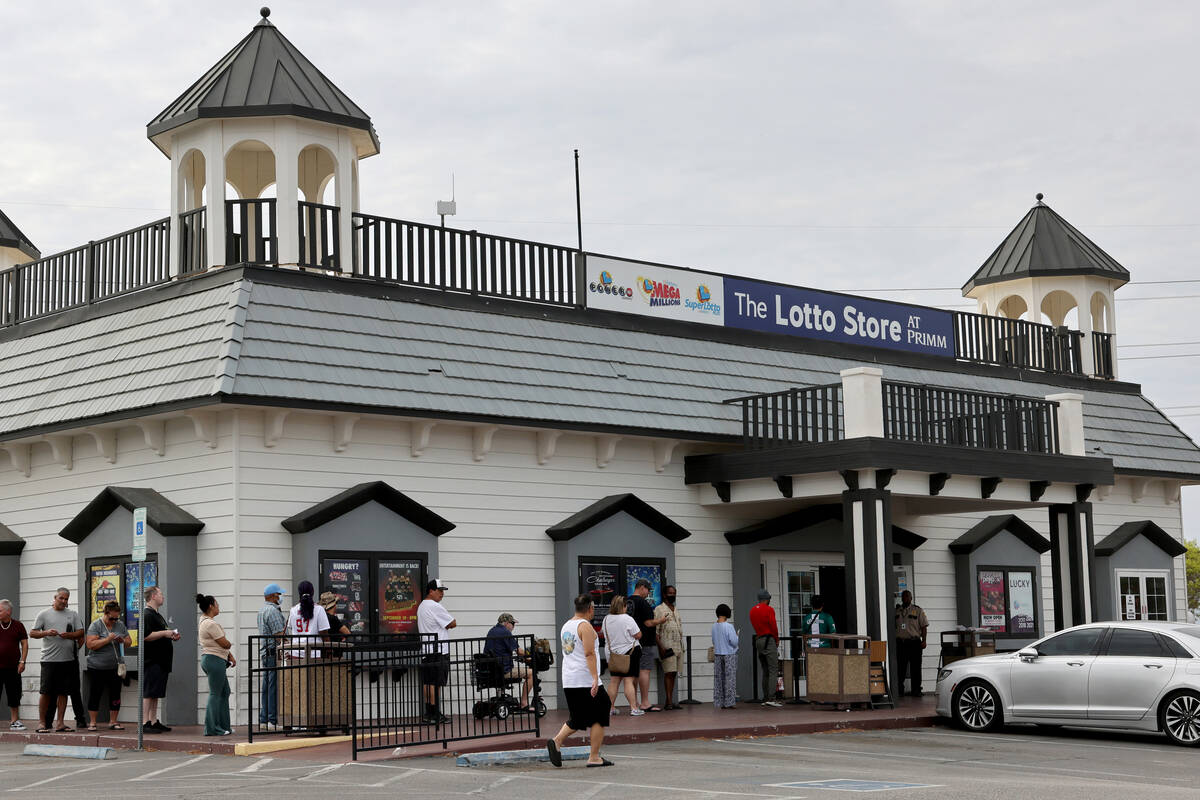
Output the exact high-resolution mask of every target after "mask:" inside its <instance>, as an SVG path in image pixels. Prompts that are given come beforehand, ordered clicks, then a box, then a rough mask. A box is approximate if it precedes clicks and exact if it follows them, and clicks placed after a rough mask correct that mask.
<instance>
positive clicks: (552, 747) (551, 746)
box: [546, 739, 562, 767]
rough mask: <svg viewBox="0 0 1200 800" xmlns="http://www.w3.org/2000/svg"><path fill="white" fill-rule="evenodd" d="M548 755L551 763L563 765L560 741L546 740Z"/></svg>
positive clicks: (558, 765)
mask: <svg viewBox="0 0 1200 800" xmlns="http://www.w3.org/2000/svg"><path fill="white" fill-rule="evenodd" d="M546 755H548V756H549V757H550V763H551V764H553V765H554V766H556V767H561V766H562V753H560V752H559V751H558V742H556V741H554V740H553V739H547V740H546Z"/></svg>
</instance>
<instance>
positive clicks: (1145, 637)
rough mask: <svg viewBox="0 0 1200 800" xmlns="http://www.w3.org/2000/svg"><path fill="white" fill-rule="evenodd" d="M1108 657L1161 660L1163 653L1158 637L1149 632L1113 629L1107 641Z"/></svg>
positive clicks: (1164, 654)
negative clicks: (1136, 657) (1135, 657)
mask: <svg viewBox="0 0 1200 800" xmlns="http://www.w3.org/2000/svg"><path fill="white" fill-rule="evenodd" d="M1105 655H1110V656H1138V657H1140V658H1163V657H1165V656H1166V655H1167V654H1166V653H1165V652H1164V651H1163V648H1162V645H1161V644H1159V642H1158V637H1157V636H1155V635H1154V634H1153V633H1151V632H1150V631H1139V630H1134V629H1132V628H1113V632H1112V637H1111V638H1109V640H1108V650H1107V652H1106V653H1105Z"/></svg>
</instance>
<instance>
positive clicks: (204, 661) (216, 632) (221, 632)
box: [196, 594, 237, 736]
mask: <svg viewBox="0 0 1200 800" xmlns="http://www.w3.org/2000/svg"><path fill="white" fill-rule="evenodd" d="M196 605H197V606H199V608H200V613H201V615H202V616H201V617H200V628H199V639H200V668H201V669H203V670H204V674H205V675H206V676H207V677H208V703H207V705H206V706H205V709H204V735H205V736H229V735H230V734H231V733H233V726H232V725H231V724H230V722H229V678H228V677H227V676H226V675H225V671H226V670H228V669H229V668H230V667H232V666H234V665H235V664H237V659H236V658H234V656H233V652H232V648H233V643H232V642H230V641H229V639H227V638H226V636H225V629H224V628H222V627H221V624H220V623H219V622H217V620H216V616H217V615H218V614H220V613H221V606H220V604H218V603H217V599H216V598H215V597H213V596H212V595H211V594H198V595H196Z"/></svg>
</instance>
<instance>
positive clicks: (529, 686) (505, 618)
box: [483, 611, 533, 713]
mask: <svg viewBox="0 0 1200 800" xmlns="http://www.w3.org/2000/svg"><path fill="white" fill-rule="evenodd" d="M515 627H517V618H516V617H514V616H513V615H512V614H509V613H508V612H507V611H506V612H504V613H503V614H501V615H500V617H499V618H498V619H497V620H496V625H495V627H493V628H492V629H491V630H490V631H488V633H487V639H488V640H487V644H486V645H485V646H484V648H483V652H484V654H485V655H489V656H492V657H493V658H496V659H498V660H499V661H500V668H501V669H502V670H504V679H505V680H510V681H513V680H519V681H521V708H520V709H519V710H520V711H521V712H522V713H529V712H531V711H533V709H532V708H530V707H529V693H530V692H531V691H533V672H532V671H531V670H530V669H529V665H528V664H525V663H521V662H518V661H516V660H514V659H513V655H514V654H515V655H516V656H518V657H520V658H524V657H525V648H523V647H518V646H517V637H515V636H513V633H512V632H513V628H515Z"/></svg>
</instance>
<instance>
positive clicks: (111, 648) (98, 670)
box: [83, 600, 133, 731]
mask: <svg viewBox="0 0 1200 800" xmlns="http://www.w3.org/2000/svg"><path fill="white" fill-rule="evenodd" d="M83 643H84V645H85V646H86V647H87V677H88V706H87V708H88V719H89V722H88V730H89V731H94V730H96V715H97V714H98V713H99V712H100V695H101V693H102V692H103V691H104V690H105V689H108V711H109V715H108V722H109V725H108V727H109V729H110V730H114V731H123V730H125V728H123V727H121V725H120V723H118V722H117V714H119V713H120V711H121V675H120V673H119V672H118V671H117V666H118V665H119V664H122V663H124V661H125V657H124V655H122V653H121V650H120V649H118V648H119V646H120V645H132V644H133V639H132V638H131V637H130V636H129V631H128V630H127V629H126V628H125V623H123V622H121V604H120V603H118V602H117V601H115V600H109V601H108V602H107V603H105V604H104V613H103V614H102V615H101V616H100V617H99V618H98V619H96V620H95V621H94V622H92V624H91V625H89V626H88V629H87V637H86V638H84V640H83Z"/></svg>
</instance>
